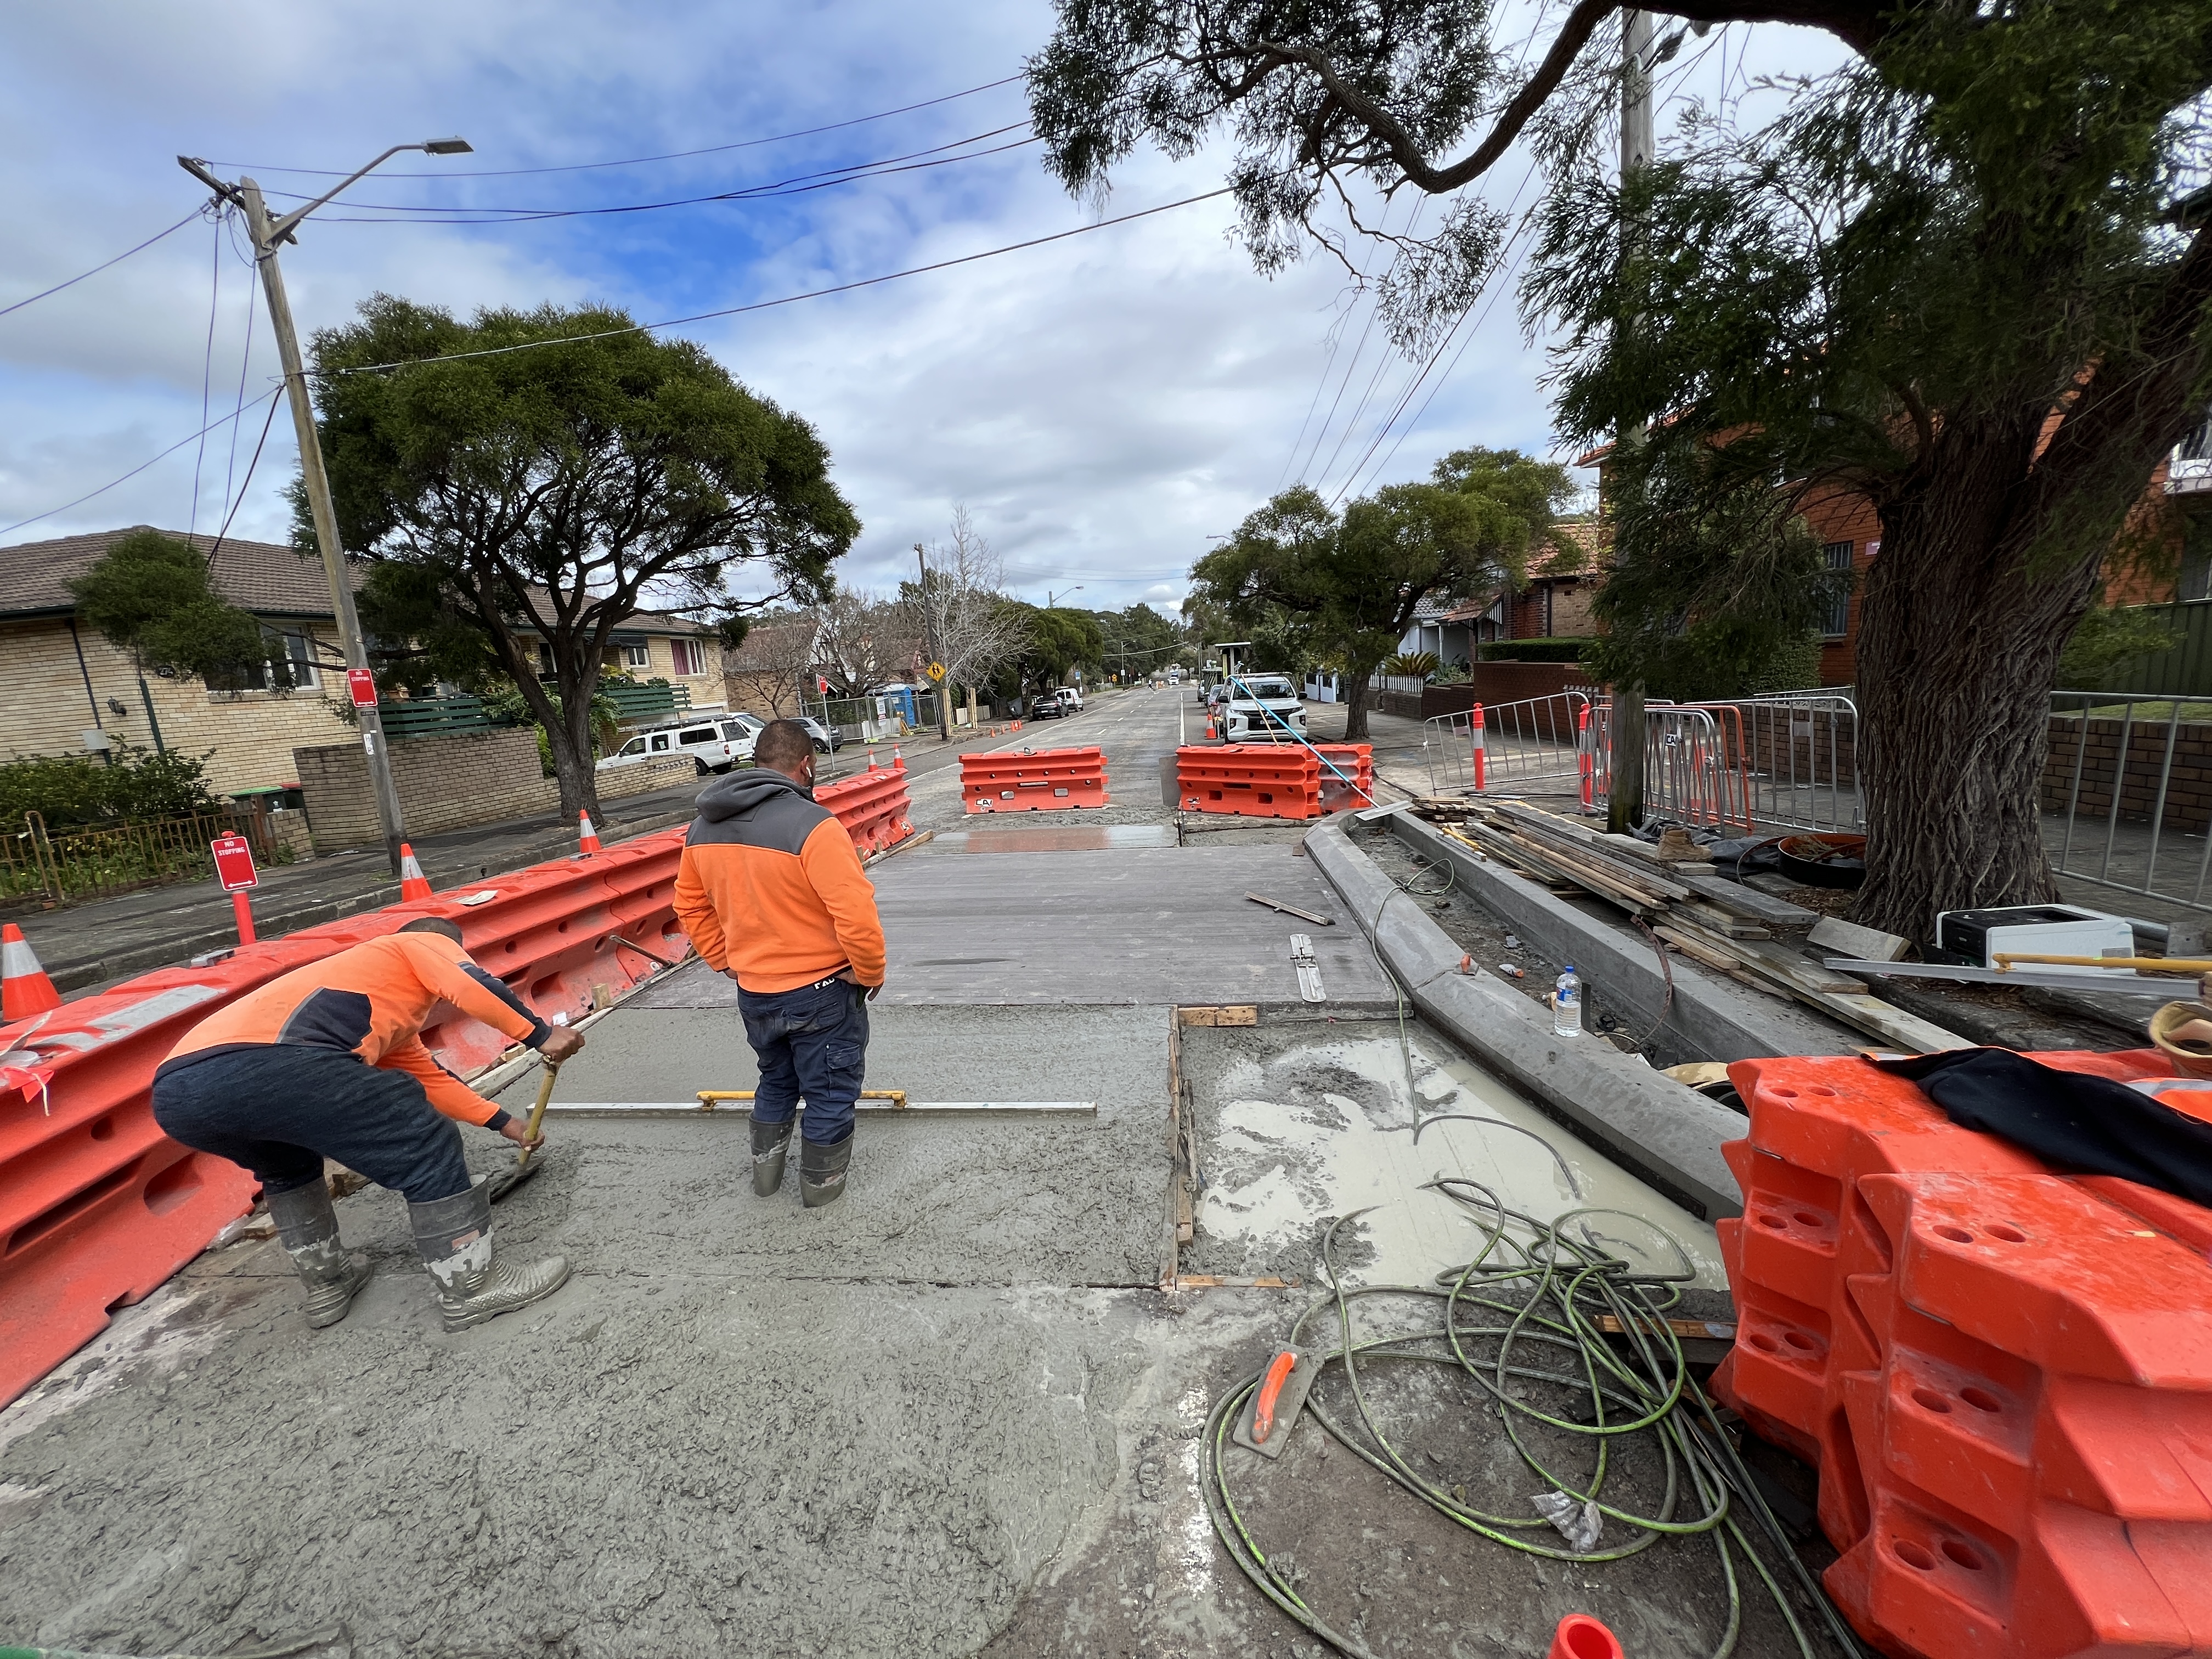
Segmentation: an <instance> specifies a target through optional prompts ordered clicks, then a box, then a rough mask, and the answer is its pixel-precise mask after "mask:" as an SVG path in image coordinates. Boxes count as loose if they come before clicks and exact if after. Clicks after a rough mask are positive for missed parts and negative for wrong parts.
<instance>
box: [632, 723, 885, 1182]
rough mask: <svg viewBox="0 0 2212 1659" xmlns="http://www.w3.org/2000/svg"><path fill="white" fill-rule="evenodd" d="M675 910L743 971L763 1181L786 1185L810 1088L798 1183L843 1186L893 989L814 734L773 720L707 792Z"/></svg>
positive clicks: (741, 1004)
mask: <svg viewBox="0 0 2212 1659" xmlns="http://www.w3.org/2000/svg"><path fill="white" fill-rule="evenodd" d="M676 915H677V917H678V920H680V921H682V922H683V924H684V928H685V930H686V931H687V932H688V933H690V935H691V943H692V945H693V947H694V948H695V949H696V950H697V951H698V952H699V954H700V955H701V956H702V957H704V958H706V960H707V962H708V964H709V965H710V966H712V967H713V968H714V969H718V970H719V971H720V972H722V973H726V974H727V975H729V976H730V977H731V978H732V979H733V980H735V981H737V982H738V1009H739V1011H740V1012H742V1013H743V1014H744V1021H745V1039H746V1041H747V1042H750V1043H751V1044H752V1048H753V1054H755V1056H756V1057H757V1059H758V1060H759V1061H760V1086H759V1088H758V1089H757V1090H756V1091H754V1094H753V1113H752V1150H753V1191H754V1192H756V1193H757V1194H760V1196H762V1197H763V1198H768V1197H770V1196H772V1195H773V1194H775V1192H776V1190H777V1189H778V1188H780V1187H781V1186H782V1184H783V1166H784V1158H785V1154H786V1153H787V1152H789V1150H790V1146H791V1125H792V1119H793V1115H794V1114H795V1113H796V1112H797V1109H798V1106H799V1097H801V1096H802V1095H803V1096H805V1099H806V1115H805V1129H804V1133H803V1137H802V1144H801V1146H800V1149H799V1195H800V1197H801V1198H802V1199H803V1200H805V1205H806V1207H807V1208H809V1209H813V1208H816V1207H817V1206H821V1205H823V1204H830V1203H834V1202H836V1200H838V1199H839V1198H842V1196H843V1195H844V1192H845V1176H846V1171H847V1170H848V1167H849V1165H850V1164H851V1162H852V1157H853V1114H854V1103H856V1102H857V1101H858V1100H859V1099H860V1086H861V1083H862V1080H863V1074H864V1072H865V1069H866V1060H867V1048H868V1010H867V1003H868V1000H871V999H872V998H874V997H875V996H876V995H877V994H878V993H879V992H880V991H881V990H882V989H883V987H884V971H885V961H884V926H883V922H882V921H881V920H880V919H879V918H878V915H876V890H875V888H874V887H873V885H872V884H870V882H869V880H868V878H867V877H866V876H865V875H863V874H862V873H861V872H860V854H859V852H858V851H856V850H855V849H854V846H853V838H852V837H851V836H848V835H847V834H846V833H845V826H844V825H843V824H842V823H838V822H837V820H836V817H834V816H832V815H831V814H830V812H829V811H828V809H827V808H825V807H822V806H819V805H816V804H815V800H814V739H813V738H812V736H811V734H810V733H809V732H807V730H806V728H805V726H801V725H800V724H799V722H798V721H797V720H770V721H769V723H768V725H767V726H764V727H763V728H762V730H761V732H760V734H759V735H758V737H757V738H755V739H754V741H753V765H752V767H751V769H750V770H747V771H743V772H738V773H736V774H734V775H732V776H730V777H726V778H723V779H720V780H719V781H716V782H714V783H711V784H709V785H708V786H707V787H706V788H704V789H702V791H700V793H699V816H698V817H697V818H696V820H694V821H693V823H692V825H691V830H690V834H689V835H688V836H686V837H685V838H684V859H683V862H682V864H681V866H679V867H678V872H677V876H676Z"/></svg>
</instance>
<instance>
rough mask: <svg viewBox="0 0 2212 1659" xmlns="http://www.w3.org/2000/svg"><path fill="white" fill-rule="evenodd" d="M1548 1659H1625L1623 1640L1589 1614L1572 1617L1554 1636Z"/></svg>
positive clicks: (1560, 1626) (1560, 1621)
mask: <svg viewBox="0 0 2212 1659" xmlns="http://www.w3.org/2000/svg"><path fill="white" fill-rule="evenodd" d="M1544 1659H1623V1656H1622V1651H1621V1646H1620V1638H1619V1637H1617V1636H1615V1635H1614V1634H1613V1632H1611V1631H1609V1630H1607V1628H1606V1627H1605V1626H1603V1625H1601V1624H1600V1623H1599V1622H1598V1621H1597V1620H1595V1619H1593V1618H1591V1617H1590V1616H1589V1614H1588V1613H1569V1614H1568V1615H1567V1616H1566V1617H1565V1618H1564V1619H1562V1620H1559V1629H1557V1630H1556V1631H1554V1632H1552V1645H1551V1648H1550V1650H1548V1651H1547V1653H1546V1654H1545V1656H1544Z"/></svg>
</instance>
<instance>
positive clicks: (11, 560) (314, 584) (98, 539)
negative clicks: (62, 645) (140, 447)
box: [0, 524, 362, 617]
mask: <svg viewBox="0 0 2212 1659" xmlns="http://www.w3.org/2000/svg"><path fill="white" fill-rule="evenodd" d="M153 528H154V526H151V525H143V524H137V525H130V526H125V528H123V529H121V530H100V531H95V532H93V533H92V534H90V535H87V536H64V537H61V538H58V539H56V540H53V541H46V542H18V543H16V544H15V546H13V547H0V617H20V616H40V615H48V616H58V615H60V614H62V613H63V612H65V611H73V610H75V609H76V600H75V599H71V598H70V591H69V588H68V587H67V586H66V585H65V584H67V583H68V582H69V581H70V580H71V579H72V578H74V577H77V576H82V575H83V574H84V573H85V572H86V571H88V570H89V569H91V568H92V567H93V566H94V564H96V563H98V562H100V556H101V555H102V554H104V553H106V551H107V550H108V549H109V548H111V547H112V546H114V545H115V544H116V543H118V542H119V541H121V540H122V539H123V538H125V536H134V535H137V533H138V532H140V531H143V530H151V529H153ZM161 534H162V535H165V536H173V537H174V538H176V539H177V540H178V541H180V542H190V543H191V544H192V545H193V546H194V547H197V549H198V550H200V552H201V553H202V555H205V554H207V553H209V552H210V551H212V550H214V549H215V544H216V542H215V538H214V537H212V536H186V535H183V534H180V533H179V532H176V531H171V530H164V531H162V532H161ZM353 571H354V585H355V586H356V587H358V586H360V585H361V574H362V573H361V567H360V566H359V565H358V564H356V565H355V566H354V567H353ZM210 574H212V575H213V576H214V578H215V586H216V592H219V593H221V594H222V597H223V598H225V599H228V600H229V601H230V602H231V603H232V604H233V605H237V606H239V607H240V608H241V609H243V610H246V611H255V612H257V613H258V614H260V615H263V616H270V617H327V616H329V615H330V614H331V590H330V585H329V584H328V583H327V582H325V580H324V579H323V567H322V562H321V561H320V560H318V559H303V558H301V556H299V555H298V554H297V553H295V552H294V551H293V550H291V549H290V548H289V547H279V546H276V545H275V544H273V543H270V542H246V541H240V540H238V539H237V538H235V537H233V538H229V539H228V540H226V541H225V542H224V543H223V544H222V550H221V551H220V552H218V553H216V561H215V568H214V570H213V571H212V572H211V573H210Z"/></svg>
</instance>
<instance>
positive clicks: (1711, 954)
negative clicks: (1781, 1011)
mask: <svg viewBox="0 0 2212 1659" xmlns="http://www.w3.org/2000/svg"><path fill="white" fill-rule="evenodd" d="M1651 931H1652V932H1653V933H1656V934H1657V935H1658V936H1659V937H1660V938H1661V939H1665V940H1666V941H1667V943H1668V944H1669V945H1673V946H1674V948H1675V949H1676V950H1678V951H1680V952H1681V953H1682V954H1683V955H1684V956H1686V957H1689V958H1690V960H1691V961H1692V962H1694V963H1698V964H1699V966H1700V967H1705V968H1710V969H1712V970H1713V971H1714V972H1715V973H1717V974H1725V975H1728V977H1729V978H1730V979H1732V980H1735V981H1737V982H1738V983H1740V984H1743V985H1748V986H1751V987H1753V989H1755V990H1760V991H1765V993H1767V994H1768V995H1770V996H1780V997H1786V996H1789V995H1790V994H1791V993H1790V992H1785V991H1780V990H1777V989H1776V988H1775V987H1773V986H1771V985H1769V984H1767V983H1766V982H1765V981H1764V980H1761V979H1759V978H1756V977H1754V976H1753V975H1752V973H1751V972H1750V971H1749V970H1748V969H1746V968H1745V967H1744V965H1743V964H1742V963H1740V962H1738V961H1736V960H1735V958H1734V957H1729V956H1728V955H1726V954H1724V953H1723V952H1722V951H1716V950H1714V949H1713V948H1712V947H1711V945H1705V944H1702V943H1700V942H1699V940H1697V939H1692V938H1691V937H1690V936H1689V935H1688V934H1687V933H1681V932H1680V931H1679V930H1677V929H1675V928H1672V927H1667V926H1665V925H1664V924H1663V923H1660V922H1654V923H1653V924H1652V926H1651Z"/></svg>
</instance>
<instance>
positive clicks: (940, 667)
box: [929, 662, 945, 680]
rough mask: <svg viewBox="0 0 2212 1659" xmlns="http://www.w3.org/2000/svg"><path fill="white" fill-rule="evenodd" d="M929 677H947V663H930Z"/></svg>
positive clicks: (937, 678) (938, 678) (935, 678)
mask: <svg viewBox="0 0 2212 1659" xmlns="http://www.w3.org/2000/svg"><path fill="white" fill-rule="evenodd" d="M929 678H931V679H933V680H941V679H943V678H945V665H944V664H943V663H941V662H933V663H932V664H930V665H929Z"/></svg>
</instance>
